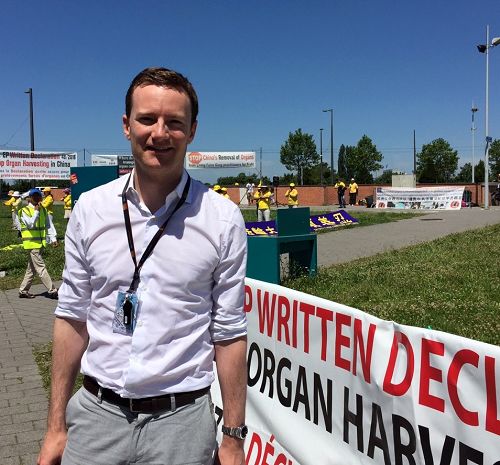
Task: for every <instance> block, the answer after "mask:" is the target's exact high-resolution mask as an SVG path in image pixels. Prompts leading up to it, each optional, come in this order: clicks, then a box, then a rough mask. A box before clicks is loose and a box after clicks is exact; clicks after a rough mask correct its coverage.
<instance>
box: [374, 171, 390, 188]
mask: <svg viewBox="0 0 500 465" xmlns="http://www.w3.org/2000/svg"><path fill="white" fill-rule="evenodd" d="M373 182H374V183H375V184H392V170H391V169H388V170H384V171H383V172H382V174H381V175H380V176H377V177H376V178H375V180H374V181H373Z"/></svg>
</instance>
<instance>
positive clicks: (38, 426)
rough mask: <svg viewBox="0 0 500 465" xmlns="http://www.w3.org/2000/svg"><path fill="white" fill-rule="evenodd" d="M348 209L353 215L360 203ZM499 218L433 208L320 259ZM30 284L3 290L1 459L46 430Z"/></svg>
mask: <svg viewBox="0 0 500 465" xmlns="http://www.w3.org/2000/svg"><path fill="white" fill-rule="evenodd" d="M333 209H335V208H333ZM348 211H349V212H350V213H351V214H352V215H353V216H354V217H355V216H356V211H359V209H357V208H354V209H348ZM365 211H367V210H365ZM373 214H377V212H376V211H373ZM496 223H500V207H492V208H491V209H490V210H481V209H479V208H473V209H464V210H461V211H458V212H448V211H443V212H434V213H430V214H428V215H426V216H425V217H419V218H412V219H409V220H404V221H401V222H397V223H387V224H382V225H375V226H367V227H363V228H359V229H357V228H354V229H349V230H340V231H336V232H335V233H333V234H320V235H319V236H318V249H319V254H318V263H319V264H320V265H321V266H325V265H330V264H335V263H344V262H348V261H351V260H354V259H356V258H360V257H366V256H370V255H374V254H377V253H381V252H385V251H388V250H393V249H397V248H401V247H404V246H407V245H411V244H417V243H420V242H425V241H428V240H432V239H436V238H438V237H442V236H445V235H447V234H451V233H455V232H462V231H466V230H469V229H475V228H481V227H484V226H487V225H490V224H496ZM32 289H33V292H34V293H35V294H39V295H37V297H36V298H35V299H32V300H28V299H19V298H18V296H17V289H13V290H10V291H5V292H3V291H0V407H1V408H2V410H1V412H2V413H1V414H0V465H31V464H35V463H36V457H37V454H38V450H39V447H40V443H41V440H42V437H43V434H44V431H45V422H46V418H47V395H46V393H45V391H44V389H43V387H42V380H41V378H40V375H39V374H38V369H37V366H36V364H35V362H34V360H33V356H32V347H33V346H34V345H37V344H40V343H45V342H47V341H49V340H50V338H51V330H52V323H53V321H54V317H53V312H54V309H55V306H56V302H55V301H53V300H51V299H48V298H46V297H44V296H43V291H44V290H45V288H44V287H43V286H42V285H38V286H34V287H33V288H32Z"/></svg>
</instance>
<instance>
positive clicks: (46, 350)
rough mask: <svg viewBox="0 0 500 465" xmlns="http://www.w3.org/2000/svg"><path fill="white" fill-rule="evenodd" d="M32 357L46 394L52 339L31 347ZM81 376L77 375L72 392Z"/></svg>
mask: <svg viewBox="0 0 500 465" xmlns="http://www.w3.org/2000/svg"><path fill="white" fill-rule="evenodd" d="M33 358H34V359H35V362H36V364H37V365H38V372H39V373H40V376H41V378H42V383H43V387H44V389H45V390H46V391H47V394H48V393H49V392H50V381H51V379H50V370H51V367H52V341H50V342H47V343H46V344H39V345H37V346H35V347H33ZM82 381H83V376H82V375H80V374H79V375H78V377H77V379H76V382H75V387H74V389H73V392H76V391H78V389H80V387H81V385H82Z"/></svg>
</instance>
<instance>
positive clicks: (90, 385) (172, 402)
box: [83, 375, 210, 413]
mask: <svg viewBox="0 0 500 465" xmlns="http://www.w3.org/2000/svg"><path fill="white" fill-rule="evenodd" d="M83 387H84V388H85V389H86V390H87V391H89V392H90V393H92V394H94V396H96V397H97V398H100V399H103V400H105V401H106V402H109V403H111V404H115V405H119V406H120V407H126V408H128V409H129V410H130V411H131V412H135V413H155V412H158V411H160V410H175V409H176V408H179V407H182V406H184V405H188V404H192V403H194V401H195V400H196V399H198V397H201V396H203V395H205V394H207V393H208V392H209V391H210V387H206V388H204V389H199V390H198V391H191V392H182V393H180V394H166V395H163V396H158V397H145V398H143V399H126V398H124V397H121V396H120V395H118V394H117V393H116V392H114V391H112V390H111V389H107V388H103V387H101V386H99V384H97V381H96V380H95V379H94V378H91V377H90V376H86V375H85V376H84V378H83ZM99 390H100V392H99Z"/></svg>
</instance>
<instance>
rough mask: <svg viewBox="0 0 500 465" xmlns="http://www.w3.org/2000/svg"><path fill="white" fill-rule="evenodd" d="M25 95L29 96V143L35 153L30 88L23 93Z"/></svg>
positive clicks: (31, 90)
mask: <svg viewBox="0 0 500 465" xmlns="http://www.w3.org/2000/svg"><path fill="white" fill-rule="evenodd" d="M24 93H25V94H29V96H30V142H31V151H32V152H34V151H35V130H34V128H33V89H32V88H31V87H30V88H29V89H28V90H25V91H24Z"/></svg>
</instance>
